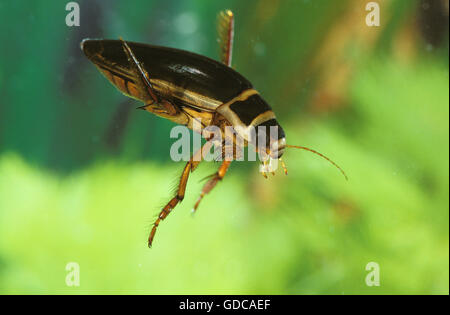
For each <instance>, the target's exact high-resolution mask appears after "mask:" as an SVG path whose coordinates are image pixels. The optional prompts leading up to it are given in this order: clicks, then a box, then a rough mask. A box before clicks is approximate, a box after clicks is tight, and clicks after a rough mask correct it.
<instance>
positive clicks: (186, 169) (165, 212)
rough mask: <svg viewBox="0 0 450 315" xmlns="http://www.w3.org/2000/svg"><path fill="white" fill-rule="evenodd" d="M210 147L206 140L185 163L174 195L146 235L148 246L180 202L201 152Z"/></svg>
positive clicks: (198, 161)
mask: <svg viewBox="0 0 450 315" xmlns="http://www.w3.org/2000/svg"><path fill="white" fill-rule="evenodd" d="M210 149H211V142H207V143H205V144H204V145H203V147H202V148H200V149H199V150H198V151H197V152H196V153H195V154H194V155H193V156H192V157H191V159H190V160H189V161H188V162H187V163H186V166H185V167H184V169H183V173H182V174H181V178H180V183H179V185H178V189H177V193H176V195H175V197H173V198H172V199H171V200H170V201H169V202H168V203H167V205H166V206H165V207H164V208H163V209H162V210H161V212H160V213H159V215H158V218H157V219H156V221H155V222H154V223H153V227H152V230H151V232H150V235H149V237H148V247H151V246H152V243H153V238H154V237H155V234H156V230H157V229H158V226H159V224H160V223H161V221H163V220H164V219H165V218H166V217H167V216H168V215H169V213H170V212H171V211H172V210H173V209H174V208H175V206H176V205H177V204H178V203H180V202H181V201H182V200H183V199H184V194H185V192H186V185H187V181H188V179H189V174H190V173H192V172H193V171H194V170H195V169H196V168H197V166H198V164H200V162H201V158H202V155H203V152H207V151H209V150H210Z"/></svg>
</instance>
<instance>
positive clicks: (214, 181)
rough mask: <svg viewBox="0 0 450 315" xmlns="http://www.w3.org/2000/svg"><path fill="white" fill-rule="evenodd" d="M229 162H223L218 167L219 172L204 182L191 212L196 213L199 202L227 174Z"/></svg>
mask: <svg viewBox="0 0 450 315" xmlns="http://www.w3.org/2000/svg"><path fill="white" fill-rule="evenodd" d="M230 164H231V161H227V160H225V161H223V162H222V164H221V165H220V167H219V170H218V171H217V173H215V174H214V175H213V177H212V178H211V179H210V180H208V182H206V184H205V186H203V189H202V192H201V193H200V197H199V198H198V200H197V202H196V203H195V205H194V208H193V209H192V212H194V213H195V211H197V208H198V205H199V204H200V201H202V199H203V197H204V196H205V195H206V194H208V193H209V192H210V191H211V190H212V189H213V188H214V187H215V186H216V185H217V183H218V182H219V181H220V180H222V178H223V177H224V176H225V174H226V173H227V170H228V167H230Z"/></svg>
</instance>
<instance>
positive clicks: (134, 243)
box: [0, 0, 449, 294]
mask: <svg viewBox="0 0 450 315" xmlns="http://www.w3.org/2000/svg"><path fill="white" fill-rule="evenodd" d="M367 2H368V1H361V0H347V1H334V0H314V1H312V0H309V1H308V0H261V1H259V0H252V1H237V0H235V1H207V0H198V1H178V0H164V1H149V0H145V1H144V0H143V1H133V2H132V3H131V2H129V1H100V0H97V1H94V0H85V1H81V0H80V1H78V3H79V5H80V9H81V25H80V26H79V27H67V26H66V24H65V17H66V14H67V13H68V12H67V11H66V10H65V5H66V3H67V2H65V1H52V2H49V1H31V2H30V1H6V0H1V1H0V20H1V21H2V23H3V27H2V28H1V30H0V40H1V43H2V45H1V50H0V56H1V58H0V293H7V294H12V293H35V294H44V293H68V294H72V293H74V294H77V293H94V294H101V293H150V294H169V293H172V294H213V293H221V294H231V293H233V294H358V293H361V294H386V293H387V294H391V293H392V294H413V293H417V294H448V293H449V242H448V240H449V195H448V191H449V89H448V84H449V63H448V62H449V60H448V56H449V55H448V54H449V49H448V13H449V2H448V0H442V1H441V0H420V1H412V0H391V1H388V0H380V1H378V3H379V5H380V8H381V12H380V14H381V25H380V27H368V26H367V25H366V24H365V19H366V14H368V12H366V11H365V6H366V3H367ZM226 8H229V9H232V10H233V11H234V13H235V15H236V31H235V45H234V59H233V67H234V68H235V69H237V70H238V71H239V72H241V73H242V74H243V75H244V76H246V77H247V78H249V79H250V80H251V81H252V82H253V83H254V85H255V86H256V88H257V89H258V90H259V91H260V92H261V93H262V95H263V96H264V98H265V99H266V100H267V101H268V102H269V103H270V104H271V105H272V107H273V109H274V110H275V112H276V113H277V116H278V120H279V122H280V124H281V125H282V126H283V127H284V129H285V131H286V133H287V141H288V143H290V144H296V145H304V146H309V147H312V148H314V149H317V150H319V151H322V152H323V153H325V154H327V155H328V156H330V157H331V158H332V159H334V160H335V161H336V162H338V163H339V164H340V165H341V166H342V167H343V168H344V169H345V170H346V172H347V173H348V175H349V178H350V180H349V181H348V182H346V181H345V180H344V179H343V177H342V176H341V175H340V174H339V172H338V171H337V170H336V169H335V168H333V167H332V166H331V165H329V164H328V163H326V162H325V161H323V160H321V159H319V158H317V157H316V156H314V155H311V154H310V153H307V152H305V151H296V150H293V151H289V150H288V151H287V152H286V153H285V158H284V160H285V161H286V164H287V166H288V168H289V176H284V175H282V172H281V171H279V172H278V174H277V175H276V176H274V177H270V179H269V180H265V179H264V178H263V177H262V176H261V175H260V174H259V173H258V164H257V163H256V162H254V163H250V162H237V163H234V164H232V166H231V169H230V171H229V174H228V175H227V177H226V178H225V180H224V181H223V182H221V183H220V184H219V185H218V187H216V189H215V190H214V191H213V192H212V193H211V194H210V195H208V196H207V197H206V198H205V200H204V201H203V203H202V204H201V206H200V208H199V211H198V213H197V214H196V215H195V217H194V218H192V217H191V215H190V210H191V208H192V206H193V204H194V202H195V200H196V198H197V197H198V194H199V192H200V189H201V186H202V184H203V182H200V180H201V179H202V178H204V177H205V176H207V175H209V174H211V173H213V172H214V171H215V169H216V168H217V167H218V164H217V163H205V164H202V165H200V167H199V169H198V170H197V171H196V172H195V173H193V174H192V176H191V178H190V182H189V183H188V188H187V197H186V198H185V200H184V201H183V203H182V204H181V205H179V206H178V207H177V208H176V209H175V210H174V212H173V213H172V214H171V215H170V216H169V217H168V219H167V220H166V221H164V222H163V223H162V224H161V226H160V228H159V230H158V233H157V234H156V238H155V242H154V247H153V248H152V249H148V248H147V247H146V239H147V235H148V232H149V228H150V227H151V224H152V222H153V220H154V218H155V216H156V215H157V214H158V213H159V211H160V209H161V206H162V205H164V204H165V203H166V202H167V201H168V200H169V198H171V197H172V195H171V189H172V188H173V186H174V183H176V181H177V179H178V176H179V173H180V172H181V170H182V168H183V166H184V163H183V162H180V163H174V162H172V161H171V160H170V157H169V149H170V146H171V144H172V143H173V141H174V140H173V139H170V138H169V132H170V129H171V128H172V127H173V126H174V125H173V124H172V123H170V122H168V121H165V120H163V119H161V118H158V117H154V116H152V115H150V114H149V113H145V112H142V111H137V110H135V108H136V107H137V106H139V103H137V102H135V101H133V100H130V99H127V98H126V97H125V96H123V95H121V94H120V93H119V92H118V91H117V90H116V89H115V88H113V87H112V86H111V85H110V84H109V83H108V82H107V81H106V80H105V79H104V77H102V75H101V74H100V73H99V72H98V71H97V70H96V69H95V67H94V66H93V65H92V64H91V63H90V62H89V61H88V60H87V59H86V58H85V57H84V55H82V52H81V50H80V49H79V43H80V41H81V39H83V38H85V37H91V38H118V37H119V36H122V37H123V38H125V39H126V40H130V41H138V42H146V43H152V44H158V45H165V46H172V47H177V48H182V49H186V50H190V51H194V52H197V53H201V54H204V55H207V56H210V57H213V58H216V57H217V55H218V54H217V51H218V49H217V43H216V34H215V21H216V15H217V13H218V12H219V10H222V9H226ZM69 262H77V263H78V264H79V265H80V268H81V269H80V276H81V285H80V286H79V287H68V286H67V285H66V282H65V278H66V274H67V272H66V270H65V267H66V264H67V263H69ZM369 262H377V263H378V264H379V265H380V276H381V278H380V281H381V282H380V286H379V287H368V286H367V285H366V283H365V278H366V275H367V274H368V272H367V271H366V270H365V267H366V264H367V263H369Z"/></svg>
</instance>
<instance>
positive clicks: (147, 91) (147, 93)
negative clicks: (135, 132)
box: [120, 38, 159, 104]
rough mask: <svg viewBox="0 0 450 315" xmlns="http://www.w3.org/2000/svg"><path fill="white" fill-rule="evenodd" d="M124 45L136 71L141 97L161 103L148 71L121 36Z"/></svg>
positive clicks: (151, 101)
mask: <svg viewBox="0 0 450 315" xmlns="http://www.w3.org/2000/svg"><path fill="white" fill-rule="evenodd" d="M120 40H121V41H122V45H123V50H124V52H125V54H126V55H127V58H128V61H129V62H130V65H131V70H132V71H133V72H134V77H135V79H136V82H135V83H136V84H137V87H138V89H139V92H140V95H139V98H140V99H141V100H142V101H144V102H145V103H150V104H152V103H159V98H158V96H157V94H156V92H155V90H154V89H153V86H152V84H151V83H150V76H149V74H148V72H147V71H146V70H145V69H144V68H143V66H142V64H141V63H140V62H139V60H138V59H137V58H136V56H135V55H134V53H133V51H132V50H131V48H130V46H129V45H128V44H127V42H126V41H124V40H123V39H122V38H120Z"/></svg>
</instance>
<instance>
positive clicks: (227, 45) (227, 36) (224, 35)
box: [217, 10, 234, 67]
mask: <svg viewBox="0 0 450 315" xmlns="http://www.w3.org/2000/svg"><path fill="white" fill-rule="evenodd" d="M217 35H218V37H219V40H218V41H219V45H220V61H221V62H222V63H224V64H226V65H227V66H228V67H231V57H232V52H233V37H234V16H233V12H231V11H230V10H226V11H221V12H220V13H219V16H218V18H217Z"/></svg>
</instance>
